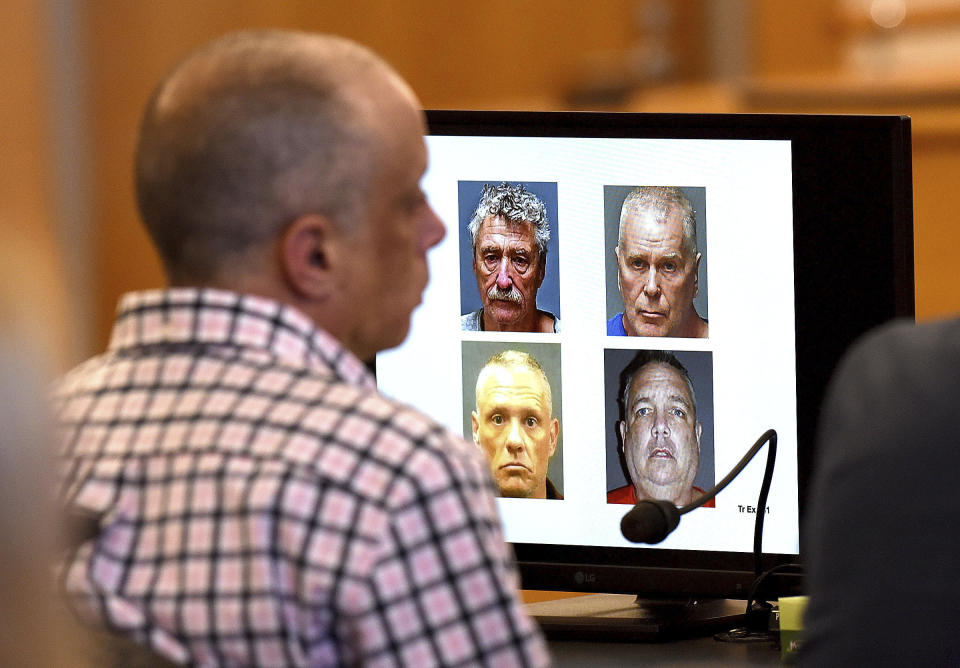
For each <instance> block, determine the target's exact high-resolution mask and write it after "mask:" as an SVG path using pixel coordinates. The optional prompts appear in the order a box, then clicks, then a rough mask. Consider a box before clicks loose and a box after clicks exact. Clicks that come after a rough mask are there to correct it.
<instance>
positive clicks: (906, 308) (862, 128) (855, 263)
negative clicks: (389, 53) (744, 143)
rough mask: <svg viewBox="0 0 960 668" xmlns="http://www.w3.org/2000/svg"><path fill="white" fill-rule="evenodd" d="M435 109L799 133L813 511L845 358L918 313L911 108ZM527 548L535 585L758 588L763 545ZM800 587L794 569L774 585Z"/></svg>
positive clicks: (594, 130) (529, 128)
mask: <svg viewBox="0 0 960 668" xmlns="http://www.w3.org/2000/svg"><path fill="white" fill-rule="evenodd" d="M426 117H427V125H428V130H429V134H432V135H454V136H456V135H465V136H529V137H637V138H677V139H747V140H751V139H753V140H760V139H775V140H790V141H791V142H792V169H793V207H794V276H795V279H794V283H795V286H794V287H795V316H796V332H797V336H796V365H797V414H798V424H797V447H798V451H797V459H798V461H797V465H798V478H799V480H798V483H799V487H798V490H799V499H798V503H799V511H800V517H801V521H802V518H803V513H804V509H805V507H806V495H807V490H808V481H809V480H810V476H811V471H812V467H813V461H814V457H815V451H814V449H815V435H816V426H817V417H818V415H819V410H820V400H821V397H822V396H823V393H824V391H825V389H826V385H827V383H828V381H829V378H830V376H831V374H832V372H833V370H834V367H835V365H836V363H837V362H838V360H839V358H840V356H841V355H842V353H843V352H844V351H845V350H846V349H847V347H849V345H850V344H851V343H852V342H853V341H854V340H855V339H856V338H857V337H858V336H860V335H861V334H863V333H864V332H865V331H867V330H868V329H870V328H872V327H874V326H876V325H879V324H881V323H883V322H886V321H888V320H891V319H893V318H898V317H913V315H914V272H913V196H912V160H911V130H910V119H909V117H906V116H879V115H878V116H852V115H810V114H635V113H606V112H510V111H459V110H430V111H427V112H426ZM749 445H750V444H748V443H745V444H744V450H745V451H746V449H747V448H748V447H749ZM761 456H763V453H762V452H761ZM514 550H515V553H516V556H517V561H518V564H519V566H520V572H521V577H522V580H523V586H524V588H527V589H550V590H562V591H585V592H613V593H638V594H642V595H645V596H665V597H667V596H669V597H675V596H701V597H704V596H710V597H725V598H745V597H746V595H747V593H748V591H749V587H750V584H751V583H752V581H753V577H754V576H753V563H754V562H753V557H752V555H750V554H747V553H739V552H709V551H696V550H693V551H691V550H666V549H644V548H607V547H590V546H571V545H543V544H532V543H516V544H514ZM800 552H801V554H802V552H803V547H802V536H801V550H800ZM790 561H796V555H782V554H767V555H764V567H771V566H773V565H775V564H779V563H786V562H790ZM799 586H800V585H799V583H798V581H797V580H796V578H795V577H791V576H783V577H781V578H779V579H778V580H776V581H775V582H774V584H773V586H772V591H774V592H776V593H784V592H796V591H797V590H798V588H799Z"/></svg>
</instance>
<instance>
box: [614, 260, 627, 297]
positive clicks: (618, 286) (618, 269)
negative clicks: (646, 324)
mask: <svg viewBox="0 0 960 668" xmlns="http://www.w3.org/2000/svg"><path fill="white" fill-rule="evenodd" d="M613 255H614V257H616V258H617V292H619V293H620V294H621V295H623V288H621V287H620V246H619V245H617V246H614V247H613ZM624 310H626V309H624Z"/></svg>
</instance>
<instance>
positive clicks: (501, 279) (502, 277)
mask: <svg viewBox="0 0 960 668" xmlns="http://www.w3.org/2000/svg"><path fill="white" fill-rule="evenodd" d="M509 268H510V258H507V257H502V258H500V265H499V266H498V267H497V287H498V288H501V289H503V290H506V289H507V288H509V287H510V286H512V285H513V279H512V278H510V272H509Z"/></svg>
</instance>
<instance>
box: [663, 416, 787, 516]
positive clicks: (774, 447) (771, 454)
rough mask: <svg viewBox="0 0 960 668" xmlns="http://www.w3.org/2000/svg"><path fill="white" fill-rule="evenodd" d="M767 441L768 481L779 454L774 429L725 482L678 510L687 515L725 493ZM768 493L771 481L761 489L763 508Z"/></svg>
mask: <svg viewBox="0 0 960 668" xmlns="http://www.w3.org/2000/svg"><path fill="white" fill-rule="evenodd" d="M767 441H770V451H769V454H768V455H767V471H766V473H765V474H764V480H766V479H767V477H768V476H772V475H773V462H774V460H775V459H776V453H777V432H776V431H775V430H773V429H767V430H766V431H765V432H763V434H761V435H760V438H758V439H757V442H756V443H754V444H753V446H751V448H750V449H749V450H747V454H745V455H744V456H743V457H742V458H741V459H740V461H739V462H737V465H736V466H734V467H733V468H732V469H731V470H730V473H728V474H727V475H726V476H724V478H723V480H721V481H720V482H718V483H717V484H716V485H714V486H713V487H711V488H710V489H708V490H707V491H706V492H704V493H703V494H701V495H700V496H699V497H697V498H696V499H694V500H693V501H691V502H690V503H688V504H687V505H685V506H683V507H682V508H679V509H678V510H679V512H680V514H681V515H684V514H686V513H689V512H690V511H691V510H695V509H697V508H699V507H700V506H702V505H703V504H705V503H706V502H707V501H709V500H710V499H712V498H713V497H715V496H716V495H717V494H719V493H720V492H721V491H723V488H724V487H726V486H727V485H729V484H730V481H731V480H733V479H734V478H736V477H737V476H738V475H740V471H742V470H743V469H744V467H746V465H747V464H748V463H750V460H751V459H753V457H754V455H756V454H757V452H759V451H760V448H762V447H763V444H764V443H766V442H767ZM768 491H769V481H768V482H767V487H766V488H764V487H761V488H760V498H761V503H762V507H764V508H765V507H766V505H767V492H768ZM759 526H760V527H762V526H763V519H762V518H760V522H759Z"/></svg>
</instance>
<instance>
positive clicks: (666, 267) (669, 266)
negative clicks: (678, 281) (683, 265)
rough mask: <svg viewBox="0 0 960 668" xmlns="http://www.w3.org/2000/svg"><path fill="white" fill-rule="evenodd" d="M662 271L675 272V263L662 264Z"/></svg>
mask: <svg viewBox="0 0 960 668" xmlns="http://www.w3.org/2000/svg"><path fill="white" fill-rule="evenodd" d="M663 270H664V271H676V270H677V263H676V262H664V263H663Z"/></svg>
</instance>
